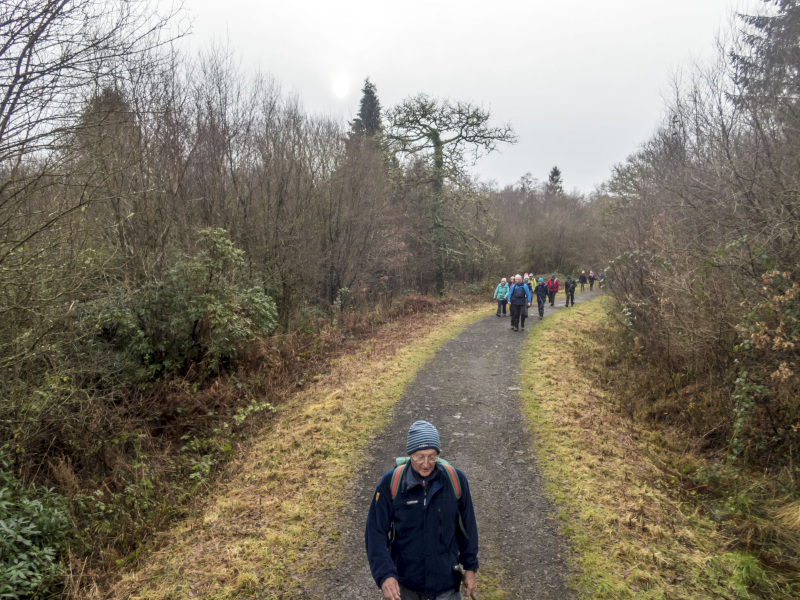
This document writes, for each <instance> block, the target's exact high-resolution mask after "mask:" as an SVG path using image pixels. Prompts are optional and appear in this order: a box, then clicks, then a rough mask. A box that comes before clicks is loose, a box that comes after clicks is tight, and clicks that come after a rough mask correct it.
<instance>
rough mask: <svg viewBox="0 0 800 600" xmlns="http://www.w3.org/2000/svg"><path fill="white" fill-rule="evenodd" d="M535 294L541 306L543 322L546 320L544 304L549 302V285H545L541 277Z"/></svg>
mask: <svg viewBox="0 0 800 600" xmlns="http://www.w3.org/2000/svg"><path fill="white" fill-rule="evenodd" d="M533 292H534V293H535V294H536V303H537V304H538V305H539V320H540V321H541V320H542V319H543V318H544V303H545V302H547V285H545V283H544V279H542V278H541V277H539V283H538V284H537V285H536V289H534V290H533Z"/></svg>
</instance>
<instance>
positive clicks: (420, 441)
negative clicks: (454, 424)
mask: <svg viewBox="0 0 800 600" xmlns="http://www.w3.org/2000/svg"><path fill="white" fill-rule="evenodd" d="M429 448H434V449H435V450H436V451H437V452H441V451H442V447H441V444H439V432H438V431H436V427H434V426H433V425H431V424H430V423H428V422H427V421H416V422H415V423H414V424H413V425H412V426H411V427H410V428H409V430H408V442H406V452H407V453H408V454H413V453H414V452H416V451H417V450H427V449H429Z"/></svg>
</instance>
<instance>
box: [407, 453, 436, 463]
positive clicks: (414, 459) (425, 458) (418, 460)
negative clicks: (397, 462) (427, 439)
mask: <svg viewBox="0 0 800 600" xmlns="http://www.w3.org/2000/svg"><path fill="white" fill-rule="evenodd" d="M437 460H439V455H438V454H434V455H432V456H411V462H413V463H414V464H415V465H421V464H422V463H427V462H429V463H435V462H436V461H437Z"/></svg>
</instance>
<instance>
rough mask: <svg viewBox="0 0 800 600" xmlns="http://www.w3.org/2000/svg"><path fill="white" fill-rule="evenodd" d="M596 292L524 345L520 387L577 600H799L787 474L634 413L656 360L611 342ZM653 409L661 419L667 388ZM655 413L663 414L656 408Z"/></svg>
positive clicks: (797, 515)
mask: <svg viewBox="0 0 800 600" xmlns="http://www.w3.org/2000/svg"><path fill="white" fill-rule="evenodd" d="M609 309H610V304H609V302H608V300H606V299H599V300H597V301H592V302H587V303H583V304H581V305H579V306H578V307H576V308H575V309H574V310H573V309H570V310H569V311H559V313H557V314H556V315H554V316H553V317H551V318H549V319H547V320H546V321H544V322H543V323H542V326H541V327H536V328H535V329H534V330H533V332H532V333H531V336H530V338H529V339H528V341H527V349H526V351H525V353H524V359H523V374H522V383H523V385H522V387H523V390H524V391H523V397H524V401H525V411H526V415H527V417H528V419H529V420H530V423H531V427H532V428H533V430H534V432H535V434H536V439H537V446H538V452H539V455H540V458H541V462H542V465H543V469H544V473H545V476H546V478H547V480H548V481H549V483H548V489H549V491H550V492H551V493H552V495H553V497H554V499H555V501H556V503H557V505H558V506H559V510H560V513H559V519H560V522H561V525H562V528H563V531H564V533H565V534H566V535H567V537H568V538H569V540H570V541H571V544H572V548H573V559H574V562H575V566H576V574H575V576H574V586H575V588H576V590H577V591H578V592H579V594H580V595H581V596H582V597H585V598H627V597H635V598H659V599H660V598H671V599H674V598H687V599H688V598H737V599H738V598H764V599H767V598H775V599H781V598H786V599H788V598H796V597H798V596H800V577H798V572H800V562H799V561H800V558H799V557H800V535H799V534H800V529H798V525H800V502H799V500H800V498H798V494H797V490H796V485H795V481H796V476H797V471H796V468H795V467H793V466H791V465H790V466H787V467H785V468H784V469H783V470H782V471H780V472H769V473H764V472H755V471H752V470H749V469H748V468H747V467H746V466H745V465H743V464H741V463H739V462H736V461H726V460H724V457H722V456H720V455H715V454H709V453H707V452H704V450H703V449H704V448H706V445H704V443H703V440H701V439H698V438H697V437H696V436H692V435H689V434H687V432H686V431H683V430H681V429H680V427H679V425H680V420H679V419H676V418H669V419H663V418H662V419H658V420H656V419H652V418H648V417H647V411H645V412H642V411H638V410H631V404H630V402H629V400H630V394H631V390H634V389H646V381H647V378H648V377H649V376H652V375H649V373H651V372H652V369H655V368H656V367H655V366H653V365H648V366H647V367H646V368H640V369H639V368H634V366H633V365H635V364H636V363H635V361H630V360H627V359H626V357H625V356H624V352H623V351H622V350H620V347H619V346H617V345H616V341H617V338H616V332H615V328H614V325H613V324H612V323H613V321H612V320H610V319H607V314H608V311H609ZM650 393H651V394H653V396H652V398H651V408H652V406H658V407H660V409H661V412H662V413H665V412H666V413H669V411H670V408H669V400H668V397H667V396H666V395H665V394H655V393H653V391H652V390H651V391H650ZM662 416H663V415H662Z"/></svg>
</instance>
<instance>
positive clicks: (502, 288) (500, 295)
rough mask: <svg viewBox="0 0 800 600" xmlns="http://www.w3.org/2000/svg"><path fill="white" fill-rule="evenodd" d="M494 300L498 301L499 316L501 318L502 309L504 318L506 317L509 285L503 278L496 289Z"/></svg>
mask: <svg viewBox="0 0 800 600" xmlns="http://www.w3.org/2000/svg"><path fill="white" fill-rule="evenodd" d="M494 299H495V300H497V316H498V317H499V316H500V309H501V308H502V309H503V316H506V304H507V303H508V283H506V278H505V277H503V278H502V279H501V280H500V283H498V284H497V287H496V288H494Z"/></svg>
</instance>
